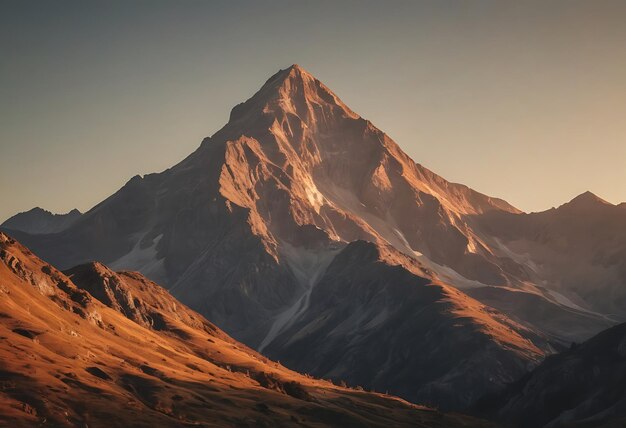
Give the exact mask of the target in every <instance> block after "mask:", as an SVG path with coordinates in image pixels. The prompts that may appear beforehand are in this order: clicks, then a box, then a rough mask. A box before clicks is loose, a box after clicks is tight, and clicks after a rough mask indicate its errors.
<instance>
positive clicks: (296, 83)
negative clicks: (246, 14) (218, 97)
mask: <svg viewBox="0 0 626 428" xmlns="http://www.w3.org/2000/svg"><path fill="white" fill-rule="evenodd" d="M259 114H262V115H268V114H269V115H270V116H273V117H280V116H283V115H295V116H298V117H299V118H300V119H302V120H303V121H304V122H305V123H308V122H311V121H315V118H314V116H319V115H320V114H321V115H325V116H328V115H335V114H339V115H340V116H344V117H349V118H352V119H358V118H359V117H360V116H359V115H358V114H356V113H355V112H353V111H352V110H351V109H350V108H349V107H348V106H347V105H345V104H344V103H343V101H341V100H340V99H339V97H338V96H337V95H335V94H334V93H333V92H332V91H331V90H330V89H329V88H328V87H327V86H326V85H324V84H323V83H322V82H320V81H319V80H318V79H317V78H315V77H314V76H313V75H312V74H311V73H309V72H308V71H306V70H305V69H304V68H302V67H301V66H299V65H298V64H293V65H291V66H290V67H287V68H286V69H281V70H279V71H278V72H276V73H275V74H274V75H272V76H271V77H270V78H269V79H268V80H267V81H266V82H265V84H264V85H263V86H262V87H261V89H259V90H258V91H257V92H256V93H255V94H254V95H253V96H252V97H251V98H250V99H248V100H247V101H245V102H243V103H240V104H237V105H236V106H235V107H233V109H232V111H231V113H230V120H229V123H232V122H237V124H238V126H240V125H241V122H242V121H243V120H251V119H252V120H254V121H255V122H256V120H255V119H258V115H259Z"/></svg>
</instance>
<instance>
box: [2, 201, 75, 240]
mask: <svg viewBox="0 0 626 428" xmlns="http://www.w3.org/2000/svg"><path fill="white" fill-rule="evenodd" d="M81 215H82V214H81V212H80V211H78V210H77V209H73V210H71V211H70V212H68V213H67V214H53V213H51V212H50V211H46V210H44V209H42V208H39V207H36V208H33V209H32V210H30V211H26V212H23V213H19V214H15V215H14V216H13V217H11V218H9V219H8V220H7V221H5V222H4V223H2V225H0V226H1V227H2V228H4V229H11V230H19V231H22V232H27V233H31V234H42V233H57V232H61V231H62V230H65V229H67V228H68V227H70V226H71V225H72V224H74V223H75V222H76V220H78V219H79V218H80V216H81Z"/></svg>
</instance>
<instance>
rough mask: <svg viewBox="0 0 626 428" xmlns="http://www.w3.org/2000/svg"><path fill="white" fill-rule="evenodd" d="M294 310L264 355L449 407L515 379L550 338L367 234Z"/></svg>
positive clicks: (323, 374)
mask: <svg viewBox="0 0 626 428" xmlns="http://www.w3.org/2000/svg"><path fill="white" fill-rule="evenodd" d="M294 308H295V311H296V312H297V313H296V314H294V315H293V316H291V317H290V318H288V319H285V318H283V319H280V320H279V321H281V322H282V321H283V320H284V324H283V325H282V326H281V328H280V329H277V330H276V331H272V332H271V333H270V334H271V337H269V338H266V341H264V343H263V344H262V345H261V348H259V349H260V350H261V351H262V352H264V353H265V354H266V355H268V356H269V357H270V358H280V361H281V362H283V363H284V364H286V365H287V366H288V367H291V368H294V369H296V370H300V371H306V372H308V373H311V374H313V375H315V376H321V377H324V378H333V379H343V380H345V381H347V382H348V383H349V384H351V385H363V386H365V387H367V388H371V389H375V390H377V391H393V392H394V394H398V395H400V396H402V397H405V398H407V399H409V400H411V401H413V402H418V403H419V402H427V403H433V404H436V405H437V406H439V407H440V408H446V409H447V408H453V409H459V408H465V407H467V406H469V405H470V404H471V403H473V402H474V401H475V400H476V399H478V398H479V397H480V396H481V395H482V394H484V392H485V391H497V390H499V389H500V388H501V387H502V386H504V384H506V383H510V382H512V381H514V380H516V379H517V378H519V377H520V376H522V375H523V374H525V373H526V372H527V370H528V369H529V368H530V367H532V366H533V365H534V364H535V363H536V362H537V361H539V360H540V359H541V358H542V357H543V354H544V350H545V349H546V346H547V344H546V341H545V340H544V339H543V338H542V337H540V336H539V335H537V334H535V333H534V332H532V331H530V330H528V329H527V328H524V327H523V326H522V325H520V324H518V323H516V322H513V321H511V320H510V319H508V318H506V317H505V316H503V315H502V314H499V313H498V312H497V311H495V310H493V309H491V308H488V307H485V306H484V305H482V304H481V303H480V302H478V301H476V300H474V299H472V298H469V297H468V296H466V295H464V294H463V293H461V292H460V291H458V290H456V289H455V288H453V287H450V286H448V285H445V284H443V283H439V282H432V281H431V280H429V279H428V278H427V277H424V276H423V273H421V272H416V271H415V269H414V268H413V267H412V263H411V260H410V259H409V258H408V257H406V256H404V255H403V254H402V253H399V252H398V251H396V250H394V249H393V248H381V247H379V246H377V245H375V244H373V243H369V242H365V241H355V242H352V243H350V244H349V245H348V246H346V247H345V248H344V249H343V250H342V251H341V252H340V253H339V254H338V255H337V256H336V257H335V258H334V259H333V261H332V262H331V263H330V265H329V266H328V268H327V269H326V271H325V273H324V275H323V276H322V277H321V279H320V280H319V282H318V283H317V284H316V285H315V287H314V288H313V290H312V292H311V293H310V294H309V295H307V296H306V297H305V298H304V299H303V300H302V301H301V302H298V303H297V304H296V305H294ZM299 314H301V315H299ZM275 325H276V324H275ZM533 342H534V343H533ZM266 344H267V345H266ZM538 346H540V347H541V349H540V348H539V347H538Z"/></svg>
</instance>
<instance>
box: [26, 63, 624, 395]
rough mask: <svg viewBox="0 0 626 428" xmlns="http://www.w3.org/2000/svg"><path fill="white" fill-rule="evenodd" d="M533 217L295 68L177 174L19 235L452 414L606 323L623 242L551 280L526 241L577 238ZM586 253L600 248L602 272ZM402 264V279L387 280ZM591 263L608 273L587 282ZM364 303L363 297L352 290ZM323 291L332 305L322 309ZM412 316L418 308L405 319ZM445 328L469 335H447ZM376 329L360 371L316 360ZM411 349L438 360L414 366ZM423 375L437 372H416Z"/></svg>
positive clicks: (555, 269) (310, 364)
mask: <svg viewBox="0 0 626 428" xmlns="http://www.w3.org/2000/svg"><path fill="white" fill-rule="evenodd" d="M424 144H427V142H425V143H424ZM620 212H621V213H623V212H624V210H623V209H620ZM548 215H549V214H548ZM532 216H533V215H526V214H523V213H520V211H519V210H517V209H516V208H514V207H512V206H511V205H509V204H508V203H506V202H505V201H503V200H500V199H497V198H491V197H489V196H486V195H483V194H481V193H478V192H476V191H474V190H472V189H470V188H468V187H466V186H463V185H460V184H455V183H450V182H448V181H446V180H445V179H443V178H442V177H440V176H438V175H436V174H435V173H433V172H431V171H429V170H428V169H426V168H425V167H423V166H422V165H420V164H417V163H415V162H414V161H413V160H412V159H411V158H409V156H407V155H406V154H405V153H404V152H403V151H402V150H401V149H400V147H399V146H398V145H397V144H396V143H395V142H394V141H393V140H391V139H390V138H389V137H388V136H387V135H386V134H385V133H384V132H382V131H380V130H379V129H377V128H376V127H375V126H374V125H373V124H372V123H371V122H370V121H368V120H366V119H363V118H361V117H360V116H359V115H358V114H356V113H355V112H353V111H352V110H351V109H350V108H348V107H347V106H346V105H345V104H344V103H343V102H342V101H341V100H340V99H339V98H338V97H337V95H335V94H334V93H333V92H332V91H331V90H330V89H329V88H327V87H326V86H325V85H324V84H323V83H321V82H320V81H319V80H317V79H316V78H314V77H313V76H311V75H310V74H309V73H308V72H306V71H305V70H303V69H302V68H301V67H299V66H297V65H293V66H291V67H289V68H288V69H285V70H281V71H279V72H278V73H276V74H275V75H274V76H272V77H270V79H269V80H268V81H267V82H266V83H265V84H264V85H263V86H262V88H261V89H260V90H259V91H258V92H257V93H256V94H254V95H253V96H252V98H250V99H249V100H247V101H246V102H244V103H241V104H239V105H237V106H235V107H234V108H233V110H232V112H231V115H230V120H229V122H228V123H227V124H226V125H225V126H224V127H223V128H222V129H220V130H219V131H218V132H216V133H215V134H214V135H213V136H211V137H208V138H206V139H205V140H204V141H203V142H202V144H201V145H200V147H199V148H198V149H197V150H196V151H195V152H194V153H192V154H191V155H189V156H188V157H187V158H186V159H184V160H183V161H182V162H180V163H179V164H177V165H175V166H174V167H172V168H170V169H168V170H166V171H163V172H161V173H158V174H149V175H146V176H143V177H140V176H136V177H134V178H132V179H131V180H130V181H129V182H128V183H127V184H126V185H125V186H124V187H123V188H121V189H120V190H119V191H118V192H116V193H115V194H113V195H112V196H111V197H109V198H108V199H106V200H104V201H103V202H101V203H100V204H98V205H97V206H95V207H94V208H93V209H91V210H90V211H89V212H87V213H85V214H84V215H83V216H82V217H81V218H80V221H77V222H76V223H75V224H73V225H72V226H71V227H69V228H67V229H65V230H63V231H61V232H59V233H57V234H53V235H32V234H27V233H18V232H15V236H17V237H18V238H19V239H21V240H22V241H23V242H25V243H26V244H27V245H29V246H31V247H32V248H33V249H34V251H36V252H37V254H38V255H40V256H41V257H43V258H44V259H46V260H48V261H50V262H52V263H54V264H56V265H58V266H60V267H61V268H69V267H72V266H74V265H77V264H81V263H85V262H88V261H91V260H100V261H102V262H104V263H106V264H108V265H110V266H111V267H113V268H114V269H117V270H120V269H132V270H138V271H140V272H142V273H143V274H145V275H146V276H148V277H149V278H151V279H153V280H155V281H157V282H160V283H163V284H165V285H166V286H167V287H168V289H169V291H170V292H171V293H172V294H173V295H174V296H176V297H177V298H179V299H180V300H181V301H182V302H184V303H186V304H187V305H189V306H190V307H191V308H193V309H195V310H197V311H199V312H200V313H202V314H203V315H205V316H206V317H207V318H209V319H211V320H212V321H213V322H215V323H216V324H217V325H218V326H220V327H221V328H223V329H225V330H226V331H227V332H228V333H229V334H231V335H233V336H234V337H235V338H237V339H239V340H241V341H243V342H244V343H246V344H247V345H249V346H252V347H254V348H256V349H259V350H261V351H263V352H268V353H270V354H271V355H272V356H273V357H275V358H279V359H281V360H283V359H285V360H288V361H289V362H290V364H292V365H293V366H297V367H298V368H299V369H301V370H305V371H309V372H312V373H314V374H317V375H320V376H332V377H335V378H344V379H346V380H347V381H349V382H358V383H362V384H364V385H365V386H367V385H370V386H373V387H381V388H383V387H384V388H385V389H388V390H389V391H390V392H394V391H398V393H402V394H404V396H406V397H410V398H419V399H424V400H431V401H432V402H433V403H434V404H443V405H446V406H451V407H462V406H465V405H467V404H468V403H470V402H471V401H472V400H474V398H475V397H476V396H477V395H479V394H481V393H482V392H485V391H488V390H491V389H493V388H496V387H497V386H499V385H502V384H503V383H504V382H507V381H509V380H510V379H512V378H513V377H515V376H516V375H517V374H519V373H520V371H521V370H523V369H524V368H525V367H527V366H532V365H533V364H535V363H536V362H537V361H538V360H539V359H540V358H541V356H542V355H543V354H544V353H546V352H552V350H553V349H554V348H555V347H559V346H561V345H563V344H569V342H571V341H572V340H581V339H584V338H587V337H589V336H590V335H592V334H594V333H596V332H597V331H599V330H600V329H602V328H605V327H608V326H609V325H611V324H612V323H613V322H615V320H616V319H617V317H618V315H619V314H618V308H617V307H618V304H617V303H615V304H614V303H611V302H610V301H611V300H612V299H613V296H615V295H616V294H612V295H611V297H609V296H602V295H600V294H601V293H596V292H594V291H590V290H591V289H592V288H593V287H594V286H596V285H597V284H603V286H604V287H608V288H609V289H611V290H613V291H615V290H620V287H621V289H623V288H624V287H623V284H624V283H625V282H626V281H624V275H623V272H622V270H620V269H621V267H620V266H621V265H620V263H622V262H620V260H623V259H624V258H622V259H619V257H618V256H619V254H620V252H619V251H622V250H621V249H623V248H624V247H623V243H626V238H621V237H618V241H616V242H615V243H612V244H611V245H612V247H604V244H603V242H606V241H602V240H600V239H599V240H598V241H597V243H595V244H594V247H593V248H594V249H593V250H591V249H589V252H588V253H586V255H585V256H584V260H585V263H584V264H582V265H579V266H578V267H577V268H576V269H581V270H584V273H585V276H584V278H586V279H587V284H588V290H587V292H584V290H581V287H583V284H579V283H575V284H574V283H571V282H567V284H566V283H565V282H566V280H564V279H563V276H561V275H562V274H563V272H566V268H567V266H568V264H574V263H576V262H577V261H578V260H580V258H577V257H578V256H575V255H574V254H573V253H572V254H570V253H569V252H568V251H561V252H559V257H553V256H551V255H549V254H548V255H546V253H547V250H546V249H545V248H549V249H550V251H555V252H558V249H555V250H553V249H552V248H551V247H550V246H549V245H548V246H547V247H546V246H545V245H544V244H545V243H544V242H543V241H542V242H541V245H535V244H534V243H533V242H535V241H536V240H537V239H539V238H538V237H539V236H540V233H543V232H540V231H544V230H549V231H551V230H554V231H555V232H549V233H559V234H563V236H565V238H555V242H562V241H563V239H572V240H575V239H578V238H577V237H578V236H579V235H578V233H579V229H578V228H577V227H575V226H572V227H571V228H569V229H567V230H563V231H559V232H556V231H557V230H560V229H558V228H559V227H560V226H554V228H553V225H552V223H550V222H548V223H541V224H539V225H534V226H533V227H534V228H533V227H531V226H526V223H528V222H529V221H530V222H531V223H532V222H533V221H531V220H529V219H530V218H532ZM598 218H599V219H602V218H603V217H602V215H599V217H598ZM600 221H602V220H600ZM615 221H616V222H617V223H615V224H617V225H619V224H621V223H619V221H618V220H615ZM533 224H534V223H533ZM611 224H612V223H611ZM559 236H560V235H559ZM599 236H602V235H599ZM619 239H621V241H619ZM356 241H363V242H367V243H369V244H368V245H370V246H372V248H374V250H375V251H377V252H379V253H380V254H382V256H380V261H378V262H371V261H368V260H360V259H358V258H356V260H357V261H356V262H353V263H349V264H347V266H341V265H340V264H339V262H338V261H337V260H343V258H345V257H348V256H347V255H346V254H348V255H349V254H351V253H352V252H353V251H355V247H354V245H353V243H355V242H356ZM527 242H531V243H532V245H530V244H527ZM572 242H574V241H572ZM611 242H612V241H611ZM605 249H610V251H609V252H607V253H603V251H604V250H605ZM596 254H605V255H604V256H602V257H601V263H600V265H601V266H602V267H601V268H598V263H596V262H597V261H598V260H599V259H598V258H597V257H599V256H596ZM340 256H341V257H342V259H338V258H339V257H340ZM397 265H401V266H402V269H404V271H406V272H405V273H403V274H402V275H395V274H394V275H391V276H389V277H387V276H386V275H387V274H386V272H390V271H389V269H391V270H393V269H396V268H394V266H397ZM340 268H341V269H343V271H342V273H341V275H340V274H339V272H338V269H340ZM596 268H598V269H600V270H603V272H604V273H606V272H610V273H611V274H610V275H609V274H608V273H607V274H606V275H605V274H604V273H603V274H602V275H594V274H593V273H594V272H597V270H595V269H596ZM398 269H399V268H398ZM572 269H574V268H572ZM364 270H367V271H368V272H370V274H371V277H372V278H378V279H377V280H376V281H371V282H370V283H368V284H369V285H368V286H367V287H366V286H359V284H360V283H354V278H360V280H359V281H361V280H362V281H365V280H366V279H367V278H365V277H363V276H362V271H364ZM393 271H394V272H395V270H393ZM383 272H384V273H383ZM620 272H621V273H620ZM578 273H581V272H578ZM337 278H341V280H339V279H337ZM350 278H352V279H350ZM387 278H389V279H387ZM567 278H569V279H567V281H569V280H570V279H572V281H573V276H569V277H567ZM349 279H350V280H349ZM609 279H612V280H613V281H612V282H610V281H608V280H609ZM390 283H393V284H394V285H391V284H390ZM406 284H413V285H412V286H407V285H406ZM424 290H428V291H424ZM432 290H439V291H438V292H434V291H432ZM373 292H375V293H379V295H380V299H377V300H376V301H375V303H372V302H370V300H368V299H367V298H365V297H364V296H365V295H367V293H373ZM359 293H365V294H364V295H361V294H359ZM412 293H415V294H412ZM431 293H434V294H431ZM615 293H617V296H618V298H621V297H620V296H623V294H619V293H620V292H619V291H615ZM326 294H329V295H330V296H334V297H335V299H332V300H325V299H321V297H322V296H324V295H326ZM427 296H428V298H427ZM470 296H471V297H470ZM337 299H339V300H337ZM342 299H343V300H342ZM428 299H430V300H428ZM355 302H360V304H357V303H355ZM479 302H480V303H479ZM485 303H486V304H488V305H489V306H490V307H489V308H488V307H484V306H482V304H485ZM430 304H432V305H430ZM355 305H356V306H355ZM429 305H430V306H429ZM423 307H428V311H427V312H428V314H429V315H428V316H425V318H424V319H419V320H418V319H417V318H414V317H417V312H418V311H419V310H420V309H418V308H423ZM338 308H340V309H338ZM463 308H465V309H463ZM492 308H495V309H492ZM335 310H337V311H343V312H344V313H340V314H335V313H334V312H333V311H335ZM353 312H354V313H360V314H365V315H363V316H364V317H365V318H359V317H357V316H356V315H355V317H354V318H353V317H350V316H349V315H350V314H351V313H353ZM394 313H403V314H405V315H404V319H405V320H406V322H405V323H404V324H403V326H402V328H400V329H395V328H394V326H395V324H390V323H391V321H389V320H391V319H395V318H394V317H393V316H392V314H394ZM326 315H328V318H324V319H325V321H324V322H323V323H322V324H323V328H321V327H320V326H321V325H322V324H319V323H318V321H319V319H320V317H324V316H326ZM607 315H610V316H608V317H607ZM376 316H379V318H376V322H373V321H372V319H374V318H375V317H376ZM370 318H371V319H370ZM328 319H332V320H334V321H333V322H334V323H336V325H333V322H331V321H328ZM316 320H318V321H316ZM367 320H369V321H367ZM411 320H413V321H411ZM319 322H321V321H319ZM370 322H373V323H372V324H370ZM329 323H330V324H329ZM457 324H458V325H459V326H461V327H459V328H461V330H458V331H463V332H466V334H465V333H464V334H456V332H457V330H455V328H456V327H455V326H456V325H457ZM429 326H432V328H433V330H431V329H430V328H429ZM436 326H442V327H441V328H442V330H435V327H436ZM318 327H320V329H318ZM437 328H438V327H437ZM430 331H441V335H439V336H437V337H438V338H439V339H436V338H435V337H430V336H429V337H426V338H424V337H422V336H423V335H427V334H428V332H430ZM504 331H507V332H508V333H504ZM390 332H391V333H390ZM496 332H497V333H496ZM372 334H374V336H371V335H372ZM379 334H385V335H388V336H389V337H390V340H391V338H393V340H391V341H390V342H389V343H388V344H387V347H383V348H382V350H380V351H378V352H377V357H376V358H375V359H374V361H373V362H372V363H371V364H369V363H364V364H351V363H350V361H353V360H352V359H354V358H356V355H360V354H359V353H354V351H353V350H351V351H350V352H352V354H351V353H350V352H348V353H346V354H342V353H340V352H337V353H336V355H332V358H331V356H329V352H330V351H329V350H330V348H328V349H326V350H325V351H324V350H320V352H322V351H323V352H322V353H323V354H324V352H325V354H324V355H321V354H319V355H318V354H316V353H315V352H312V349H313V348H312V347H313V346H314V344H316V343H321V342H320V341H324V340H325V339H327V341H325V342H324V344H326V343H333V341H334V340H337V341H338V342H337V343H341V344H347V343H352V342H351V341H352V340H355V339H354V338H355V337H370V338H372V340H374V339H373V337H377V336H376V335H379ZM431 335H432V333H431ZM416 336H419V337H420V338H419V340H418V339H416V338H415V337H416ZM295 338H297V343H298V344H299V345H298V346H297V347H296V346H294V343H296V340H295ZM359 340H360V339H359ZM437 340H440V341H441V343H438V342H437ZM366 342H367V341H360V342H359V347H361V348H359V349H365V348H364V347H365V346H366V345H365V343H366ZM457 342H459V343H457ZM461 342H462V343H461ZM466 342H467V343H466ZM512 343H514V344H515V345H512ZM444 344H445V346H443V345H444ZM439 345H442V346H443V347H441V348H439ZM457 345H458V346H459V348H458V349H465V350H467V352H469V354H470V357H469V358H470V361H471V362H470V363H469V364H468V366H467V367H463V368H458V367H457V364H456V363H453V362H452V361H448V362H446V360H445V359H442V358H441V355H442V354H443V353H444V352H445V350H446V349H455V346H457ZM371 346H376V345H371ZM423 346H428V347H429V348H432V349H433V351H432V352H428V353H424V355H422V356H421V357H420V358H413V357H411V355H412V354H413V353H416V352H418V350H419V349H422V347H423ZM448 346H450V348H447V347H448ZM437 349H439V350H437ZM303 350H311V352H305V351H303ZM363 352H365V351H363ZM385 356H387V357H389V360H385V359H384V358H383V357H385ZM398 356H401V357H398ZM320 358H322V359H324V358H328V359H327V360H325V362H324V363H322V361H321V360H320ZM342 358H344V359H342ZM494 361H499V362H500V361H502V363H501V364H500V363H497V364H500V365H499V367H500V368H499V369H498V370H497V371H496V374H495V375H494V374H492V373H489V372H488V370H487V369H486V367H487V366H490V365H493V364H494ZM380 364H388V365H389V366H388V367H385V369H384V370H385V372H386V373H391V372H392V371H393V370H396V369H397V368H398V367H401V366H402V367H404V365H408V366H410V367H412V368H414V369H415V370H416V372H414V375H415V377H414V380H415V382H417V383H418V384H419V385H416V386H415V387H408V386H406V385H403V384H402V381H401V380H399V379H396V378H394V377H393V376H389V378H390V380H389V381H386V382H382V383H381V382H380V378H378V377H377V373H378V372H379V371H380V370H381V368H380V366H379V365H380ZM429 365H431V366H433V367H434V366H435V365H436V366H437V367H438V369H437V371H436V376H435V375H434V374H433V377H429V376H421V375H420V374H419V373H420V371H422V370H428V367H429ZM458 370H460V371H458ZM464 370H465V372H464ZM469 371H471V372H472V375H473V376H475V381H474V382H472V383H471V385H470V384H469V383H468V382H466V381H465V380H463V376H462V375H463V373H468V372H469ZM433 373H434V371H433ZM393 379H396V380H393ZM472 385H474V386H472ZM458 391H461V393H460V394H459V393H458ZM453 396H454V397H457V396H462V397H464V398H463V399H457V398H454V397H453Z"/></svg>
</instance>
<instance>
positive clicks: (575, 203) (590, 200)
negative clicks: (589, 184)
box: [562, 190, 613, 208]
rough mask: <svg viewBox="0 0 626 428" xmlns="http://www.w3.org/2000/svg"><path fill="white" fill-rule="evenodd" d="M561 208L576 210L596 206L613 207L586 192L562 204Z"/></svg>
mask: <svg viewBox="0 0 626 428" xmlns="http://www.w3.org/2000/svg"><path fill="white" fill-rule="evenodd" d="M562 206H567V207H576V208H593V207H598V206H613V204H612V203H610V202H607V201H605V200H604V199H602V198H600V197H599V196H597V195H596V194H594V193H592V192H590V191H589V190H587V191H586V192H583V193H581V194H580V195H578V196H576V197H575V198H574V199H572V200H571V201H569V202H567V203H566V204H563V205H562Z"/></svg>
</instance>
